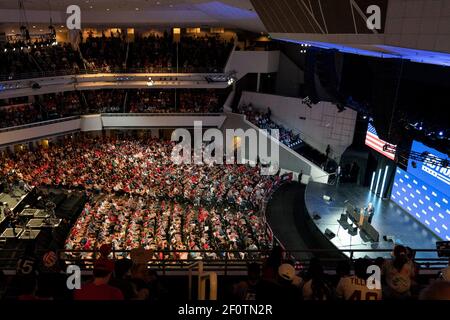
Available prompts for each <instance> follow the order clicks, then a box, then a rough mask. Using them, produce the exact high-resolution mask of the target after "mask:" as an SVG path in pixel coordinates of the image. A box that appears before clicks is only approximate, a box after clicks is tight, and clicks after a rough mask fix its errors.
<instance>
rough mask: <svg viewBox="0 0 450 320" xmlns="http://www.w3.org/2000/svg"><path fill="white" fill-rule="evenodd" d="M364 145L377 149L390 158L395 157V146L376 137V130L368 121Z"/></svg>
mask: <svg viewBox="0 0 450 320" xmlns="http://www.w3.org/2000/svg"><path fill="white" fill-rule="evenodd" d="M366 145H367V146H369V147H371V148H372V149H374V150H375V151H378V152H379V153H381V154H382V155H384V156H386V157H388V158H389V159H391V160H394V159H395V151H396V148H397V146H396V145H393V144H390V143H387V142H386V141H384V140H381V139H380V138H378V134H377V131H376V130H375V127H374V126H373V125H372V124H371V123H370V122H369V126H368V128H367V134H366Z"/></svg>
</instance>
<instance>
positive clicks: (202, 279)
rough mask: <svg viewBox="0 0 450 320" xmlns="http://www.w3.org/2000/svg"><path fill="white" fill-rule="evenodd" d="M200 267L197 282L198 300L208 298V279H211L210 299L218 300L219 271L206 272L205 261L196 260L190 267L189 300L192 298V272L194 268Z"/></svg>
mask: <svg viewBox="0 0 450 320" xmlns="http://www.w3.org/2000/svg"><path fill="white" fill-rule="evenodd" d="M195 268H197V269H198V280H197V281H198V284H197V286H198V287H197V300H205V298H206V281H209V298H208V300H217V273H216V272H204V271H203V261H198V262H194V263H193V264H191V265H190V266H189V267H188V269H189V300H190V301H191V300H192V273H193V269H194V271H195Z"/></svg>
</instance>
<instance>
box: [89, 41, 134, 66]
mask: <svg viewBox="0 0 450 320" xmlns="http://www.w3.org/2000/svg"><path fill="white" fill-rule="evenodd" d="M126 46H127V44H126V42H125V41H123V39H121V38H120V37H110V38H107V37H105V36H102V37H92V36H89V37H88V38H87V39H86V41H85V42H82V43H80V53H81V56H82V57H83V65H82V67H84V68H86V69H87V70H98V71H102V72H112V71H114V70H117V69H123V67H124V63H125V55H126Z"/></svg>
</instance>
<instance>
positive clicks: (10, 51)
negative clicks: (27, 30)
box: [0, 41, 81, 79]
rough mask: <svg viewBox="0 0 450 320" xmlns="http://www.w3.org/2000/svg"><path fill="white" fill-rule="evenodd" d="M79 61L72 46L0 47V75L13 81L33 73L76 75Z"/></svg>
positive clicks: (40, 43)
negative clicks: (20, 75)
mask: <svg viewBox="0 0 450 320" xmlns="http://www.w3.org/2000/svg"><path fill="white" fill-rule="evenodd" d="M80 62H81V59H80V57H79V54H78V53H77V52H76V51H74V50H73V48H72V46H71V45H69V44H67V43H63V44H58V45H55V44H54V43H50V42H45V41H39V42H35V43H33V44H25V43H17V44H14V45H13V44H8V43H7V44H5V45H3V46H1V47H0V75H2V76H6V77H7V78H10V79H13V78H14V77H15V76H16V75H19V74H27V73H33V72H43V71H46V72H52V71H53V72H55V71H58V70H69V71H70V72H73V73H77V72H78V70H79V69H80V66H79V64H80Z"/></svg>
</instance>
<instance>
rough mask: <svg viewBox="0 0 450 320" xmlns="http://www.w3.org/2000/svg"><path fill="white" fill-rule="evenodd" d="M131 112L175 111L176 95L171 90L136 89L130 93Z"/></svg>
mask: <svg viewBox="0 0 450 320" xmlns="http://www.w3.org/2000/svg"><path fill="white" fill-rule="evenodd" d="M129 110H130V112H131V113H146V112H149V113H168V112H175V95H174V93H173V92H170V91H154V90H152V91H150V90H136V91H135V92H132V93H131V94H130V95H129Z"/></svg>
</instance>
